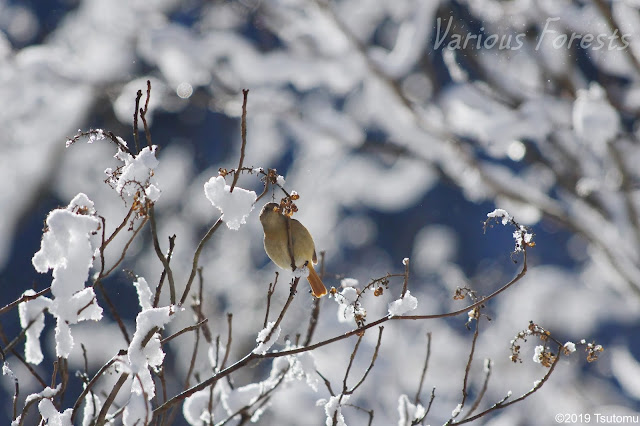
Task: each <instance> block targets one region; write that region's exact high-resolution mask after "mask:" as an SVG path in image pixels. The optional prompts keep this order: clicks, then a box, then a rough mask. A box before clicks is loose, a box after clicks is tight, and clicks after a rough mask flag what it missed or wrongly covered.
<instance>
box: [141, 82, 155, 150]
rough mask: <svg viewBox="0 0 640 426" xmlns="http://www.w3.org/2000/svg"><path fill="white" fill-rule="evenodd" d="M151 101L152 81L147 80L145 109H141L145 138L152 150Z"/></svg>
mask: <svg viewBox="0 0 640 426" xmlns="http://www.w3.org/2000/svg"><path fill="white" fill-rule="evenodd" d="M149 99H151V80H147V98H146V99H145V101H144V108H140V118H141V119H142V124H143V125H144V136H145V138H146V139H147V145H148V146H149V149H151V147H152V146H153V143H152V142H151V131H150V130H149V125H148V124H147V112H149Z"/></svg>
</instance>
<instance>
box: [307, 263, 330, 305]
mask: <svg viewBox="0 0 640 426" xmlns="http://www.w3.org/2000/svg"><path fill="white" fill-rule="evenodd" d="M307 266H308V267H309V276H308V277H307V279H308V280H309V285H310V286H311V292H312V293H313V295H314V296H315V297H322V296H324V295H325V294H327V288H326V287H325V286H324V284H323V283H322V280H321V279H320V277H319V276H318V274H317V273H316V270H315V269H313V265H312V264H311V262H309V264H308V265H307Z"/></svg>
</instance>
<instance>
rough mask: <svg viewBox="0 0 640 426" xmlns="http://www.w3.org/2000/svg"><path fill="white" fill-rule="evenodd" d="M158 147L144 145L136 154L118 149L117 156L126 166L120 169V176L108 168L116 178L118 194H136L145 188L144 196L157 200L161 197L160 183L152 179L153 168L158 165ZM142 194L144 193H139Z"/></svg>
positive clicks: (110, 174) (108, 172)
mask: <svg viewBox="0 0 640 426" xmlns="http://www.w3.org/2000/svg"><path fill="white" fill-rule="evenodd" d="M157 151H158V147H157V146H156V145H153V146H152V147H148V146H147V147H144V148H143V149H142V150H141V151H140V152H139V153H138V155H136V156H133V155H131V154H129V153H128V152H124V151H122V150H120V149H119V150H118V152H117V153H116V155H115V158H117V159H118V160H120V161H122V162H123V163H124V166H122V168H121V169H120V174H119V175H118V176H116V175H114V174H113V172H112V171H111V170H110V169H107V170H106V173H107V175H109V176H110V177H112V179H114V180H115V190H116V192H117V193H118V194H120V195H123V194H126V195H128V196H132V195H135V194H137V193H139V192H140V190H141V189H142V190H144V196H146V197H148V198H149V200H150V201H153V202H156V201H157V200H158V198H159V197H160V189H159V188H158V184H157V183H156V182H155V181H154V180H152V177H153V170H154V169H155V168H156V167H158V164H159V162H158V159H157V158H156V152H157ZM139 196H142V194H139Z"/></svg>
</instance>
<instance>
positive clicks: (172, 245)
mask: <svg viewBox="0 0 640 426" xmlns="http://www.w3.org/2000/svg"><path fill="white" fill-rule="evenodd" d="M175 247H176V234H173V235H172V236H170V237H169V252H168V253H167V263H168V264H171V256H173V249H174V248H175ZM166 276H167V270H166V269H164V268H163V269H162V273H161V274H160V281H158V285H157V287H156V294H155V296H154V298H153V307H154V308H157V307H158V304H159V303H160V293H161V292H162V284H163V283H164V279H165V277H166Z"/></svg>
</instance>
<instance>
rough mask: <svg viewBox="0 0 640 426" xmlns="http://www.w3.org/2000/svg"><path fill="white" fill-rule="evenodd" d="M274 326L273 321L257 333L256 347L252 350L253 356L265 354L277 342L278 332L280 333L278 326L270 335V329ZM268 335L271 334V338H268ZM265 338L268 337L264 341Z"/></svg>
mask: <svg viewBox="0 0 640 426" xmlns="http://www.w3.org/2000/svg"><path fill="white" fill-rule="evenodd" d="M275 324H276V322H275V321H271V322H270V323H268V324H267V326H266V327H265V328H263V329H262V330H261V331H260V333H258V337H256V342H258V346H256V347H255V349H254V350H253V353H254V354H260V355H264V354H266V353H267V351H268V350H269V349H270V348H271V346H273V344H274V343H275V341H276V340H278V337H280V331H281V328H280V326H278V328H276V329H275V330H274V331H273V333H271V329H273V326H274V325H275ZM269 334H271V337H269ZM267 337H269V340H266V339H267Z"/></svg>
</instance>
